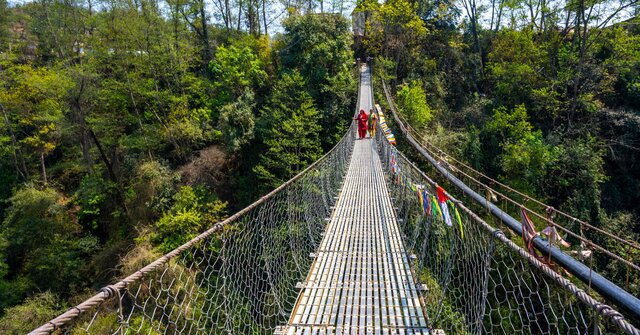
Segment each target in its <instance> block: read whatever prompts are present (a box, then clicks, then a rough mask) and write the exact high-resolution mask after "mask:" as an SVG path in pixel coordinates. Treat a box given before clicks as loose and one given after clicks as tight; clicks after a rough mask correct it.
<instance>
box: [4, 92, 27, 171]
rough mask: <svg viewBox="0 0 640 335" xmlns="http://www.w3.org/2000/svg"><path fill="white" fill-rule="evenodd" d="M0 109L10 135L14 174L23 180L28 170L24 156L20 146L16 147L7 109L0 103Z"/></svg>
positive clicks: (16, 143) (16, 142) (16, 141)
mask: <svg viewBox="0 0 640 335" xmlns="http://www.w3.org/2000/svg"><path fill="white" fill-rule="evenodd" d="M0 110H2V116H4V123H5V124H6V125H7V130H8V131H9V136H10V137H11V144H12V145H13V150H12V153H13V163H14V165H15V169H16V174H17V175H18V176H21V177H22V179H23V180H26V179H27V178H28V177H29V171H28V170H27V165H26V164H25V162H24V157H22V153H21V152H20V148H19V147H18V140H17V139H16V134H15V133H14V132H13V126H12V125H11V122H10V121H9V116H8V115H7V111H6V110H5V109H4V105H2V104H0ZM21 167H22V169H21Z"/></svg>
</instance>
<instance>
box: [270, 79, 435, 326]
mask: <svg viewBox="0 0 640 335" xmlns="http://www.w3.org/2000/svg"><path fill="white" fill-rule="evenodd" d="M367 77H368V76H367ZM361 79H362V83H361V85H362V86H368V85H369V81H368V80H365V78H364V76H363V78H361ZM366 79H368V78H366ZM361 89H363V90H362V91H361V96H365V99H366V98H367V96H368V97H369V99H370V94H365V90H364V89H365V87H361ZM366 89H368V87H367V88H366ZM367 93H368V91H367ZM361 103H363V104H361V106H363V107H365V106H364V105H366V102H364V101H361ZM369 106H370V101H369ZM355 142H356V143H355V148H354V151H353V156H352V157H351V162H350V166H349V169H348V172H347V175H346V177H345V181H344V185H343V187H342V190H341V192H340V195H339V197H338V200H337V203H336V207H335V209H334V212H333V214H332V217H331V219H330V221H329V224H328V225H327V230H326V232H325V236H324V238H323V240H322V241H321V244H320V247H319V249H318V250H317V251H316V253H315V259H314V263H313V265H312V267H311V270H310V272H309V274H308V276H307V279H306V281H305V282H304V283H302V284H303V288H302V291H301V292H300V295H299V297H298V301H297V303H296V306H295V308H294V310H293V312H292V315H291V318H290V320H289V323H288V324H287V325H286V326H285V327H282V328H280V329H279V330H278V331H277V332H276V334H287V335H294V334H295V335H298V334H354V335H356V334H358V335H359V334H362V335H365V334H428V333H429V331H428V329H427V323H426V317H425V315H424V313H423V309H422V307H421V304H420V299H419V298H418V292H417V289H416V285H415V282H414V279H413V276H412V274H411V271H410V268H409V260H408V255H407V254H406V252H405V249H404V245H403V243H402V240H401V235H400V231H399V229H398V222H397V219H396V216H395V212H394V210H393V206H392V204H391V198H390V196H389V192H388V190H387V185H386V184H385V180H384V174H383V170H382V165H381V163H380V158H379V157H378V154H377V153H376V152H375V151H374V148H373V143H372V140H371V139H364V140H358V141H355Z"/></svg>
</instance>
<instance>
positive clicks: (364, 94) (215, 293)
mask: <svg viewBox="0 0 640 335" xmlns="http://www.w3.org/2000/svg"><path fill="white" fill-rule="evenodd" d="M373 106H374V101H373V94H372V78H371V75H370V71H369V68H368V67H367V66H364V65H363V66H361V67H360V86H359V91H358V104H357V109H360V108H364V109H365V110H370V109H371V108H372V107H373ZM390 107H392V102H391V101H390ZM394 116H395V115H394ZM402 129H403V131H405V130H406V129H405V128H402ZM355 136H356V132H355V125H354V124H352V125H351V127H350V129H349V130H348V131H347V133H346V134H345V135H344V137H343V138H342V139H341V140H340V141H339V142H338V143H337V144H336V146H335V147H334V148H333V149H332V150H331V151H329V152H328V153H327V154H325V155H324V156H323V157H322V158H320V159H319V160H318V161H316V162H315V163H313V164H312V165H310V166H309V167H308V168H306V169H305V170H304V171H302V172H300V173H299V174H298V175H296V176H295V177H293V178H292V179H291V180H289V181H287V182H285V183H284V184H282V185H281V186H279V187H278V188H276V189H275V190H273V191H272V192H270V193H269V194H267V195H265V196H264V197H262V198H260V199H259V200H258V201H256V202H255V203H253V204H252V205H250V206H248V207H247V208H245V209H243V210H241V211H240V212H238V213H236V214H234V215H232V216H231V217H229V218H228V219H226V220H224V221H222V222H220V223H218V224H216V225H215V226H213V227H211V228H210V229H209V230H207V231H205V232H203V233H202V234H201V235H199V236H198V237H196V238H194V239H193V240H191V241H189V242H187V243H185V244H184V245H182V246H180V247H179V248H177V249H175V250H173V251H172V252H170V253H168V254H166V255H164V256H162V257H160V258H158V259H156V260H155V261H153V262H151V263H150V264H148V265H147V266H145V267H143V268H141V269H140V270H138V271H136V272H134V273H132V274H130V275H129V276H127V277H125V278H123V279H122V280H121V281H119V282H117V283H114V284H112V285H109V286H107V287H104V288H103V289H101V290H100V291H99V292H98V293H96V294H95V295H93V296H92V297H90V298H88V299H87V300H86V301H84V302H82V303H81V304H79V305H77V306H75V307H73V308H71V309H69V310H68V311H67V312H65V313H64V314H62V315H60V316H58V317H57V318H55V319H53V320H51V321H49V322H48V323H46V324H44V325H42V326H41V327H39V328H38V329H35V330H34V331H33V332H32V334H51V333H55V334H58V333H65V334H279V335H283V334H287V335H289V334H291V335H293V334H358V335H359V334H363V335H364V334H367V335H368V334H482V333H487V334H586V333H589V334H605V333H611V334H621V333H626V334H640V331H639V330H638V328H637V325H638V321H639V320H638V319H636V318H635V316H636V315H637V314H638V313H640V311H639V310H638V309H640V303H638V304H637V305H636V303H637V300H638V299H637V298H636V297H634V296H633V295H631V294H629V293H628V292H626V291H624V290H622V289H621V288H619V287H618V286H617V285H616V284H614V283H610V282H608V281H606V279H604V278H602V280H600V281H599V282H597V283H595V282H591V281H589V282H586V283H585V282H584V281H583V280H582V279H583V278H582V277H581V276H579V275H576V277H568V276H566V275H564V274H561V273H559V272H558V271H563V269H559V268H558V267H557V266H553V264H551V263H550V262H549V261H548V260H550V259H553V260H554V261H556V262H558V263H560V264H561V265H562V266H566V267H567V268H572V267H576V268H577V267H578V266H579V265H580V264H582V263H580V262H578V261H575V260H574V261H575V262H576V264H574V263H573V262H572V261H571V260H569V258H570V259H572V258H571V257H569V256H568V255H564V254H563V255H560V254H557V255H556V254H554V255H552V258H547V261H545V259H543V258H541V257H536V256H535V255H533V254H532V253H531V252H530V251H529V250H527V249H526V248H523V247H522V246H521V245H520V244H519V243H516V242H517V239H516V238H511V236H509V235H508V233H505V231H503V230H501V229H500V227H502V226H499V227H494V226H492V225H491V224H489V223H487V222H486V221H485V219H483V217H488V216H490V217H496V216H498V215H497V214H496V213H497V212H496V211H493V212H491V211H487V212H486V213H480V212H478V211H477V210H476V212H474V211H473V210H472V209H471V207H472V204H471V203H470V204H469V205H467V202H466V199H465V201H462V200H459V199H456V198H455V197H454V196H453V195H452V194H449V193H447V192H446V191H444V190H443V189H442V188H440V187H439V186H440V185H438V184H437V183H436V182H435V181H434V180H433V179H432V178H431V177H430V176H428V175H427V174H425V173H424V172H423V171H422V170H421V169H420V168H418V166H417V165H416V164H414V163H413V162H412V161H410V160H409V159H407V157H406V156H404V155H403V153H402V152H400V151H399V150H398V149H397V148H396V147H395V146H394V145H392V144H391V143H390V142H389V141H388V140H387V137H386V136H385V134H384V133H383V132H380V131H378V132H377V134H376V136H375V137H374V138H367V139H363V140H355ZM433 164H434V166H436V165H439V164H440V162H438V161H434V162H433ZM452 180H453V179H452ZM456 180H457V179H456ZM458 181H460V180H458ZM461 183H462V182H461ZM460 189H461V192H466V191H465V190H464V189H462V188H460ZM469 194H470V193H469ZM443 198H444V199H443ZM446 199H448V200H446ZM461 199H462V198H461ZM482 201H485V202H488V201H486V199H482ZM479 202H481V201H479ZM442 212H447V215H448V216H445V215H444V214H443V213H442ZM494 212H495V213H494ZM503 214H504V215H505V217H506V216H508V214H507V213H503ZM447 218H448V220H447ZM452 218H453V219H452ZM505 220H507V219H505ZM505 220H502V221H501V222H505ZM507 221H508V220H507ZM508 225H509V222H505V223H504V225H503V226H507V227H508ZM518 227H519V226H518ZM518 227H516V228H518ZM538 239H539V238H538ZM545 247H546V248H547V251H548V252H547V255H551V249H552V247H553V248H555V247H554V246H551V245H550V244H549V243H547V244H546V245H542V247H539V249H544V248H545ZM556 249H557V248H556ZM554 250H555V249H554ZM554 252H556V253H557V252H558V251H554ZM560 253H562V252H561V251H560ZM563 257H565V258H567V259H565V258H563ZM563 260H564V263H563ZM577 263H579V264H577ZM583 266H584V265H583ZM588 269H589V268H588ZM574 270H575V269H574ZM590 272H592V273H590V274H589V277H588V278H590V279H593V278H596V279H598V278H599V277H597V276H596V275H597V273H593V271H590ZM598 280H599V279H598ZM593 283H595V284H594V285H596V286H597V287H594V290H593V289H592V287H591V284H593ZM607 283H609V284H610V285H609V284H607ZM598 285H602V286H603V287H604V289H603V290H600V289H598V288H599V286H598ZM607 287H608V288H609V289H610V291H606V288H607ZM605 291H606V292H605ZM634 299H635V300H634ZM619 310H620V312H619Z"/></svg>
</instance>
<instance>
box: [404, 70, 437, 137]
mask: <svg viewBox="0 0 640 335" xmlns="http://www.w3.org/2000/svg"><path fill="white" fill-rule="evenodd" d="M398 108H400V111H401V112H402V114H403V115H404V117H405V118H406V119H407V120H408V121H409V123H410V124H411V126H412V127H414V128H416V129H420V128H424V127H426V126H427V125H428V124H429V122H431V118H432V117H433V115H432V112H431V108H429V105H428V104H427V96H426V95H425V93H424V90H423V89H422V82H420V81H413V82H411V83H410V84H404V85H402V87H401V88H400V90H399V91H398Z"/></svg>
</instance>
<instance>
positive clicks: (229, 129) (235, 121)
mask: <svg viewBox="0 0 640 335" xmlns="http://www.w3.org/2000/svg"><path fill="white" fill-rule="evenodd" d="M254 106H255V104H254V94H253V92H251V91H250V90H246V91H245V92H244V93H243V94H242V95H241V96H240V98H238V100H237V101H235V102H232V103H230V104H227V105H225V106H223V107H222V109H221V112H220V119H219V121H218V122H219V124H220V131H222V134H223V137H224V139H225V144H226V147H227V149H228V150H229V151H231V152H235V151H238V150H239V149H240V148H241V147H242V146H243V145H245V144H247V143H249V141H251V140H252V139H253V136H254V127H255V118H254V116H253V111H252V109H253V107H254Z"/></svg>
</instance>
